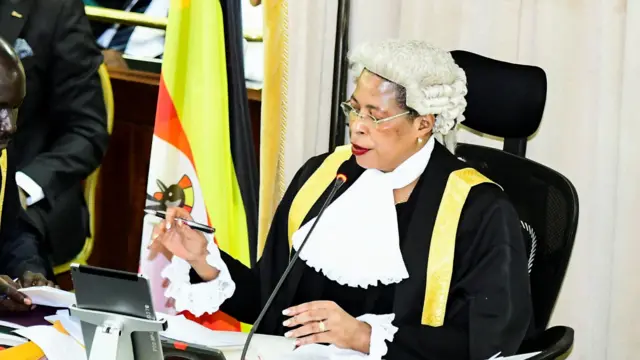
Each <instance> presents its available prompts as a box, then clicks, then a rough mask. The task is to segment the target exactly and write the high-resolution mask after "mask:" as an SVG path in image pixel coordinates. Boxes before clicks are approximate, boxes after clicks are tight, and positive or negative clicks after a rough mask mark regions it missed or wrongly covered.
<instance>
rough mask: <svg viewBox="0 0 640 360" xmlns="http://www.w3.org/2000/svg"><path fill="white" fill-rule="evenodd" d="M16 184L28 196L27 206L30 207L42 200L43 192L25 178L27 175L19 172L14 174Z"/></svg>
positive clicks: (33, 182) (31, 180)
mask: <svg viewBox="0 0 640 360" xmlns="http://www.w3.org/2000/svg"><path fill="white" fill-rule="evenodd" d="M16 183H17V184H18V187H20V188H21V189H22V190H24V192H26V193H27V195H29V197H27V206H31V205H33V204H35V203H37V202H38V201H40V200H42V199H44V191H43V190H42V188H41V187H40V185H38V184H37V183H36V182H35V181H33V179H31V178H30V177H29V176H27V174H25V173H23V172H21V171H18V172H16Z"/></svg>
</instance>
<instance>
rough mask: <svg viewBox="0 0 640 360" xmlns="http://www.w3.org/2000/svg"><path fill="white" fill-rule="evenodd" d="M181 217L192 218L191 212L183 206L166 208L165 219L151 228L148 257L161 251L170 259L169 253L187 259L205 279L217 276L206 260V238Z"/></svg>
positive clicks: (216, 272) (216, 271) (208, 279)
mask: <svg viewBox="0 0 640 360" xmlns="http://www.w3.org/2000/svg"><path fill="white" fill-rule="evenodd" d="M181 219H185V220H193V218H192V217H191V214H189V212H188V211H186V210H185V209H183V208H177V207H174V208H169V209H167V215H166V219H164V220H163V221H162V222H160V223H159V224H157V225H156V226H155V227H154V228H153V235H152V242H151V244H150V245H149V249H150V250H151V256H150V258H153V257H155V254H158V253H162V254H164V255H165V256H167V258H168V259H170V257H171V255H174V256H177V257H179V258H181V259H183V260H185V261H187V262H188V263H189V264H190V265H191V267H192V268H193V269H194V270H196V272H197V273H198V274H199V275H200V277H202V279H203V280H205V281H210V280H213V279H215V278H217V277H218V273H219V271H218V270H217V269H215V268H213V267H211V266H210V265H208V264H207V262H206V257H207V255H208V254H209V253H208V251H207V243H208V242H207V238H205V237H204V235H203V234H202V233H201V232H199V231H196V230H193V229H191V228H190V227H189V226H188V225H186V224H185V223H184V222H183V221H182V220H181Z"/></svg>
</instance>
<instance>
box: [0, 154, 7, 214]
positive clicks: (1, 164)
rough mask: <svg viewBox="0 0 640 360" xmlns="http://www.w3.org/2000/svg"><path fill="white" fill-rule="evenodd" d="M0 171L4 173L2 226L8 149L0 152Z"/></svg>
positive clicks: (0, 192) (0, 194) (0, 198)
mask: <svg viewBox="0 0 640 360" xmlns="http://www.w3.org/2000/svg"><path fill="white" fill-rule="evenodd" d="M0 173H2V184H1V185H0V226H2V205H3V204H4V190H5V188H6V187H7V149H4V150H2V153H0Z"/></svg>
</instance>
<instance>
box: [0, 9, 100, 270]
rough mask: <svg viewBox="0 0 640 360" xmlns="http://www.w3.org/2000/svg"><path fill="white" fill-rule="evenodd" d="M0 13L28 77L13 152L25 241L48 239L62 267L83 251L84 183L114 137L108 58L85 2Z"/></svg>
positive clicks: (2, 30) (1, 29)
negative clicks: (103, 71)
mask: <svg viewBox="0 0 640 360" xmlns="http://www.w3.org/2000/svg"><path fill="white" fill-rule="evenodd" d="M0 16H1V17H0V36H2V37H4V39H5V40H6V41H7V42H9V43H10V44H13V47H14V49H15V51H16V53H17V54H18V56H19V57H20V60H21V61H22V64H23V66H24V71H25V74H26V78H27V89H28V91H27V95H26V97H25V99H24V102H23V104H22V105H21V107H20V114H19V116H18V130H17V132H16V134H15V136H14V140H13V142H12V144H11V146H10V148H9V152H10V153H13V154H14V156H15V160H16V168H17V170H18V171H17V173H16V178H15V180H16V182H17V184H18V187H19V191H20V193H21V194H22V196H23V199H24V201H25V205H26V207H27V209H26V212H27V214H28V217H27V220H28V221H23V222H21V223H22V224H21V227H22V228H23V229H24V231H22V232H21V234H20V236H21V237H22V238H23V241H32V240H34V239H35V240H38V241H41V242H44V243H45V244H46V245H47V247H48V248H47V252H48V253H49V256H50V258H51V261H52V262H53V264H54V265H58V264H62V263H65V262H68V261H70V260H72V259H73V258H75V256H76V255H77V254H78V253H79V252H80V251H81V249H82V247H83V246H84V242H85V240H86V237H87V235H88V233H89V213H88V210H87V206H86V204H85V200H84V196H83V187H82V180H83V179H85V178H86V177H87V176H88V175H90V174H91V173H92V172H93V171H94V170H95V169H96V168H97V167H98V166H99V165H100V163H101V161H102V158H103V156H104V153H105V151H106V149H107V144H108V140H109V134H108V131H107V114H106V108H105V103H104V97H103V92H102V86H101V82H100V77H99V75H98V68H99V66H100V65H101V64H102V54H101V53H100V50H99V49H98V47H97V45H96V43H95V39H94V37H93V36H92V33H91V28H90V26H89V21H88V19H87V17H86V15H85V13H84V4H83V3H82V0H30V1H24V0H21V1H12V0H0Z"/></svg>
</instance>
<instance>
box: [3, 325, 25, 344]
mask: <svg viewBox="0 0 640 360" xmlns="http://www.w3.org/2000/svg"><path fill="white" fill-rule="evenodd" d="M23 327H24V326H22V325H18V324H14V323H11V322H7V321H2V320H0V347H10V346H18V345H20V344H24V343H26V342H27V341H28V340H27V339H25V338H23V337H19V336H16V335H12V332H13V331H15V330H18V329H22V328H23Z"/></svg>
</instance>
